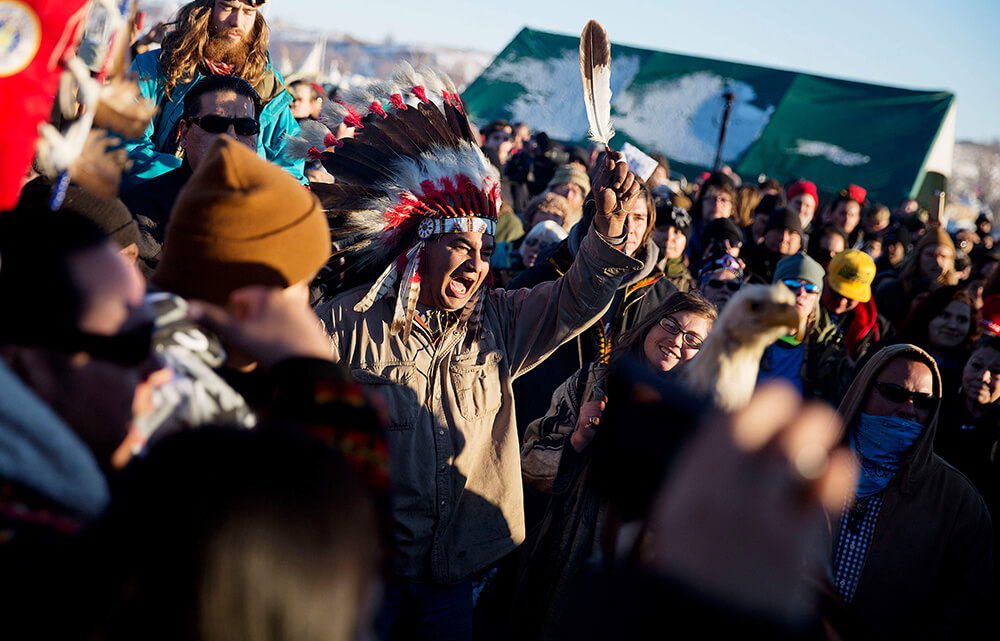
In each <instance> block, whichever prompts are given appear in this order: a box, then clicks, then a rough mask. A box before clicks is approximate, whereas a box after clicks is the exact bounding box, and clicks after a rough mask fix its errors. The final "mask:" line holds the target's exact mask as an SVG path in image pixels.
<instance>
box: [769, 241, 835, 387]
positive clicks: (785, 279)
mask: <svg viewBox="0 0 1000 641" xmlns="http://www.w3.org/2000/svg"><path fill="white" fill-rule="evenodd" d="M824 275H825V272H824V271H823V268H822V267H821V266H820V264H819V263H817V262H816V261H815V260H813V259H812V258H810V257H809V256H806V255H805V254H803V253H801V252H799V253H797V254H792V255H791V256H786V257H785V258H782V259H781V260H779V261H778V264H777V265H775V269H774V283H775V284H778V283H781V284H783V285H785V287H787V288H788V289H790V290H791V291H792V293H793V294H795V309H796V311H798V314H799V329H798V331H797V332H796V333H795V334H792V335H789V336H785V337H782V338H781V339H779V340H778V341H777V342H775V343H773V344H771V345H770V346H769V347H768V348H767V349H765V350H764V356H763V357H761V360H760V369H759V370H758V372H757V385H760V384H761V383H763V382H765V381H769V380H772V379H776V378H781V379H784V380H786V381H788V382H789V383H791V384H792V385H794V386H795V388H796V389H797V390H798V391H799V393H800V394H803V395H807V396H811V395H812V393H811V392H812V389H811V387H812V386H811V380H812V379H813V378H814V376H812V375H811V374H810V372H809V371H808V370H809V362H808V361H809V359H808V358H807V357H808V355H809V354H810V353H811V352H814V351H815V350H814V349H813V346H814V345H818V344H822V343H823V342H824V339H823V338H822V337H820V336H819V335H818V334H819V331H818V330H819V324H818V322H817V319H818V318H819V309H818V307H819V296H820V293H821V292H822V291H823V276H824ZM827 330H829V328H827ZM807 381H809V382H810V385H808V387H809V388H810V389H808V390H807V389H806V387H807Z"/></svg>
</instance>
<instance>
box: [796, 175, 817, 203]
mask: <svg viewBox="0 0 1000 641" xmlns="http://www.w3.org/2000/svg"><path fill="white" fill-rule="evenodd" d="M800 194H809V195H810V196H812V197H813V202H814V203H815V204H816V205H817V206H819V192H817V191H816V185H815V183H811V182H809V181H808V180H798V181H796V182H794V183H792V186H791V187H789V188H788V200H791V199H792V198H795V197H796V196H798V195H800Z"/></svg>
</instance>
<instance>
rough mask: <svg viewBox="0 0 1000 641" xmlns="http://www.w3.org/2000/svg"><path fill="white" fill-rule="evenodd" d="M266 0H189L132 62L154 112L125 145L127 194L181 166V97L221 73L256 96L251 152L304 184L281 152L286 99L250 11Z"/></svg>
mask: <svg viewBox="0 0 1000 641" xmlns="http://www.w3.org/2000/svg"><path fill="white" fill-rule="evenodd" d="M265 1H266V0H193V2H189V3H188V4H186V5H184V6H183V7H181V8H180V10H179V11H178V12H177V19H176V20H175V21H174V22H173V24H172V26H173V30H172V31H171V32H170V33H168V34H167V36H166V37H164V39H163V47H162V48H161V49H159V50H156V51H149V52H147V53H144V54H142V55H140V56H138V57H136V59H135V60H134V61H133V63H132V72H133V73H135V74H136V75H137V76H138V79H139V88H140V91H141V92H142V95H143V96H145V97H146V98H148V99H150V100H151V101H153V102H155V103H156V105H157V106H158V107H159V113H158V114H157V115H156V116H155V117H154V118H153V119H152V121H151V122H150V124H149V126H148V127H147V128H146V131H145V134H144V136H143V137H142V138H140V139H137V140H133V141H131V142H130V143H129V144H128V145H127V147H128V150H129V159H130V160H131V161H132V169H131V171H130V172H129V173H128V174H127V175H125V177H124V187H125V188H126V189H128V188H131V187H134V186H135V185H136V184H138V183H140V182H142V181H144V180H148V179H150V178H155V177H156V176H159V175H161V174H163V173H166V172H167V171H170V170H171V169H175V168H177V167H179V166H180V164H181V161H180V159H179V158H177V157H176V155H175V152H176V151H177V149H178V143H179V130H180V127H181V120H182V111H183V108H184V96H185V95H186V94H187V92H188V91H189V90H190V89H191V88H192V87H193V86H194V85H195V83H197V82H198V81H199V80H200V79H201V78H204V77H206V76H211V75H216V74H223V75H235V76H239V77H240V78H242V79H244V80H246V81H247V82H248V83H249V84H250V85H251V86H252V87H253V88H254V90H255V91H256V92H257V93H258V94H259V95H260V98H261V104H262V109H261V111H260V134H259V136H258V140H257V153H258V154H259V155H260V156H261V157H263V158H267V159H268V160H270V161H271V162H274V163H276V164H278V165H280V166H282V167H284V168H285V169H287V170H288V171H289V172H290V173H291V174H292V175H293V176H295V177H296V178H297V179H298V180H299V182H304V180H305V179H304V178H303V161H302V160H301V159H292V158H291V157H290V156H288V155H287V154H284V153H282V152H283V150H284V147H285V144H286V140H287V136H295V135H297V134H298V133H299V126H298V124H297V123H296V122H295V118H294V117H293V116H292V113H291V109H290V105H291V104H292V100H293V96H292V94H291V93H290V92H289V91H288V88H287V87H286V86H285V82H284V80H283V79H282V78H281V75H280V74H279V73H278V72H277V70H275V69H274V67H272V66H271V61H270V58H269V56H268V53H267V43H268V27H267V23H266V22H265V20H264V16H263V15H261V13H260V12H259V11H258V10H257V8H258V7H259V6H260V5H263V4H264V2H265Z"/></svg>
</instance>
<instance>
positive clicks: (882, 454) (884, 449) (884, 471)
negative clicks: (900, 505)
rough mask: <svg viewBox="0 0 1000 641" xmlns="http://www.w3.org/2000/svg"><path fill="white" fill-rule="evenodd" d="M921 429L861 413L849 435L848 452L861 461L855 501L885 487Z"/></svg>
mask: <svg viewBox="0 0 1000 641" xmlns="http://www.w3.org/2000/svg"><path fill="white" fill-rule="evenodd" d="M923 431H924V426H923V425H921V424H920V423H917V422H916V421H911V420H909V419H905V418H898V417H895V416H872V415H871V414H865V413H864V412H861V416H860V418H859V419H858V425H857V427H856V428H855V429H854V431H853V432H851V435H850V443H851V450H853V451H854V454H855V456H857V457H858V459H860V461H861V475H860V476H859V478H858V490H857V496H858V499H865V498H868V497H870V496H873V495H875V494H878V493H879V492H881V491H882V490H884V489H885V487H886V486H887V485H888V484H889V481H891V480H892V477H893V476H895V475H896V470H898V469H899V465H900V463H901V462H902V460H903V454H904V453H905V452H906V450H908V449H909V448H910V446H911V445H913V444H914V443H915V442H916V440H917V438H919V436H920V434H921V433H922V432H923Z"/></svg>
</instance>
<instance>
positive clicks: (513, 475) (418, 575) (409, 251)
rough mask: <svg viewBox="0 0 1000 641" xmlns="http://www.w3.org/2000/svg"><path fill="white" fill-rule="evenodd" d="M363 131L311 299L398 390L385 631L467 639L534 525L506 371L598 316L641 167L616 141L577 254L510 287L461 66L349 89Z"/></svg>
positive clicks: (337, 347)
mask: <svg viewBox="0 0 1000 641" xmlns="http://www.w3.org/2000/svg"><path fill="white" fill-rule="evenodd" d="M347 98H348V99H347V100H346V102H347V105H346V106H344V107H343V110H342V111H343V113H342V115H343V117H344V119H345V122H347V123H348V124H354V125H360V127H359V128H358V130H357V135H356V137H355V138H353V139H350V140H345V141H343V142H342V146H340V147H339V148H338V149H337V151H336V153H331V154H324V164H325V166H326V168H327V170H328V171H330V173H332V174H333V175H334V176H335V177H336V179H337V183H336V184H334V185H328V186H327V185H323V186H314V191H315V192H316V193H317V194H318V195H319V197H320V199H321V201H322V202H323V203H324V206H325V208H326V210H327V213H328V217H329V218H330V222H331V229H332V233H333V242H334V247H335V248H339V250H338V251H336V252H335V253H334V256H333V259H332V261H331V263H330V266H329V270H328V271H327V272H326V274H324V275H323V276H321V281H322V283H323V284H324V285H325V286H326V288H327V295H328V296H331V297H332V298H331V299H330V300H328V301H327V302H326V303H324V304H322V305H321V306H320V307H319V308H318V310H317V311H318V313H319V315H320V318H321V319H322V320H323V323H324V324H325V325H326V328H327V330H328V332H329V333H330V337H331V345H332V349H333V352H334V355H335V358H336V359H337V360H339V361H341V362H342V363H344V364H346V365H348V366H349V367H350V368H351V370H352V372H353V374H354V376H355V378H356V379H357V380H358V381H359V382H362V383H365V384H367V385H370V386H372V387H374V388H377V389H378V390H379V391H380V392H381V393H382V395H383V396H384V397H385V398H386V400H387V402H388V415H389V422H390V431H389V442H390V447H391V448H392V456H393V461H394V462H393V466H392V470H391V476H392V484H393V485H392V516H393V524H392V530H393V546H394V550H393V555H392V557H393V558H392V580H391V581H390V583H389V586H388V590H387V598H386V612H385V617H384V618H383V622H384V626H383V627H384V630H383V632H384V633H387V632H388V630H389V628H390V627H391V628H393V630H394V634H399V633H401V632H402V633H403V636H404V637H405V638H428V639H430V638H434V639H445V638H468V636H469V634H470V632H471V622H472V579H473V578H474V577H475V576H476V575H477V574H478V573H480V572H482V571H483V570H485V569H486V568H489V567H490V566H491V565H493V564H494V563H496V562H497V561H498V560H499V559H500V558H501V557H503V556H504V555H506V554H507V553H509V552H510V551H512V550H513V549H514V548H515V546H517V545H518V544H519V543H521V542H522V541H523V539H524V534H525V532H524V508H523V497H522V488H521V470H520V456H519V450H520V448H519V439H518V435H517V430H516V426H515V420H514V395H513V389H512V386H511V383H512V381H513V379H514V378H516V377H517V376H519V375H520V374H522V373H524V372H526V371H528V370H529V369H531V368H532V367H534V366H535V365H537V364H538V363H539V362H540V361H542V360H543V359H544V358H546V356H548V355H549V354H550V353H551V352H552V351H553V350H555V349H556V348H557V347H558V346H559V345H561V344H562V343H564V342H565V341H567V340H569V339H570V338H572V337H573V336H575V335H576V334H577V333H579V332H580V331H581V330H582V329H583V328H584V327H586V326H588V325H589V324H591V323H592V322H594V320H596V319H597V318H599V317H600V315H601V313H602V312H603V310H604V308H606V307H607V305H608V304H609V303H610V301H611V298H612V296H613V295H614V293H615V291H616V289H617V288H618V286H619V284H620V283H621V280H622V278H624V277H625V276H626V275H628V274H630V273H631V272H633V271H635V270H636V269H638V268H639V267H640V263H639V262H638V261H635V260H634V259H632V258H630V257H629V256H628V255H627V254H625V253H623V251H622V248H623V247H624V246H625V241H626V238H627V236H628V233H627V232H628V229H627V223H626V216H627V212H628V211H629V210H630V209H631V207H632V204H634V202H635V200H636V199H637V197H638V195H639V185H638V181H637V179H636V178H635V177H634V176H633V175H632V174H631V173H629V172H628V169H627V167H626V166H625V164H624V163H616V162H615V160H614V159H613V158H609V160H608V161H607V164H606V165H605V166H604V167H602V169H601V171H600V172H599V175H598V177H597V179H596V181H595V185H594V191H593V197H592V199H591V200H590V201H588V202H589V204H588V206H589V207H594V208H595V211H596V215H595V216H594V222H593V225H592V227H591V229H590V231H589V233H588V234H587V235H586V237H585V238H584V240H583V242H582V245H581V249H580V254H579V256H578V258H577V260H576V262H575V263H574V265H573V267H572V268H571V269H570V270H569V271H568V272H567V273H566V275H565V276H564V277H562V278H560V279H558V280H555V281H552V282H548V283H543V284H541V285H539V286H538V287H536V288H534V289H532V290H528V289H521V290H517V291H504V290H496V289H492V288H490V287H489V258H490V254H491V253H492V251H493V247H494V240H493V235H494V232H495V229H496V220H497V213H498V210H499V207H500V202H499V193H500V184H499V179H500V177H499V174H498V172H497V170H496V168H494V167H493V166H492V165H491V164H490V163H489V161H487V160H486V158H485V157H484V156H483V154H482V152H481V150H480V149H479V148H478V146H477V145H476V144H475V142H474V140H475V139H474V137H473V135H472V131H471V127H470V126H469V122H468V119H467V118H466V116H465V114H464V110H463V105H462V103H461V100H460V99H459V98H458V95H457V94H456V93H455V91H454V87H453V86H452V85H451V84H450V80H448V79H447V78H446V77H443V76H439V75H437V74H436V73H435V72H433V71H431V70H421V71H414V70H413V69H412V68H409V67H408V66H406V67H404V69H403V70H402V71H401V72H400V73H398V74H397V75H396V76H395V78H394V79H393V81H392V82H389V83H381V84H378V85H375V86H373V87H371V88H369V89H368V90H367V91H365V92H360V93H357V94H354V95H351V96H349V97H347Z"/></svg>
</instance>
